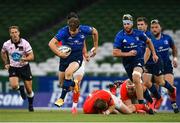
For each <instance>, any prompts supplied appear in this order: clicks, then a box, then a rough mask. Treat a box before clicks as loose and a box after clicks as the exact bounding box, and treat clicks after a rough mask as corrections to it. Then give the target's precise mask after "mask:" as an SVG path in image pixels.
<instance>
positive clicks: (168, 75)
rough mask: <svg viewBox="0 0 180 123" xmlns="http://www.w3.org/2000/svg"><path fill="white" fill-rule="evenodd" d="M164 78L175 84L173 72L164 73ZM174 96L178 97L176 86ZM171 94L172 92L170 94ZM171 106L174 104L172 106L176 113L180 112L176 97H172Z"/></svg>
mask: <svg viewBox="0 0 180 123" xmlns="http://www.w3.org/2000/svg"><path fill="white" fill-rule="evenodd" d="M164 79H165V80H166V81H168V82H169V83H170V84H171V85H172V86H174V76H173V74H170V73H169V74H165V75H164ZM174 89H175V90H174V92H173V93H174V94H173V95H174V97H176V88H175V87H174ZM170 95H171V94H170ZM171 106H172V108H173V110H174V113H178V112H179V109H178V105H177V104H176V98H174V99H172V98H171Z"/></svg>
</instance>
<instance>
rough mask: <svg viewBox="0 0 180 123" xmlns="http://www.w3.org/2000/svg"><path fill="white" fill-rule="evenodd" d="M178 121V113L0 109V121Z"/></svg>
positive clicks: (179, 119) (179, 120)
mask: <svg viewBox="0 0 180 123" xmlns="http://www.w3.org/2000/svg"><path fill="white" fill-rule="evenodd" d="M12 121H16V122H85V121H86V122H127V121H129V122H180V113H179V114H174V113H172V112H169V113H157V114H155V115H148V114H144V115H143V114H131V115H122V114H119V115H109V116H105V115H101V114H83V113H82V112H79V113H78V114H77V115H72V114H71V113H70V111H55V110H52V111H49V110H46V111H43V110H37V111H35V112H28V111H26V110H4V109H1V110H0V122H12Z"/></svg>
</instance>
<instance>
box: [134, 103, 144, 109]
mask: <svg viewBox="0 0 180 123" xmlns="http://www.w3.org/2000/svg"><path fill="white" fill-rule="evenodd" d="M134 106H135V108H136V111H138V110H146V107H145V105H144V104H134Z"/></svg>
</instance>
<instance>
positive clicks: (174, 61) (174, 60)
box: [172, 57, 178, 68]
mask: <svg viewBox="0 0 180 123" xmlns="http://www.w3.org/2000/svg"><path fill="white" fill-rule="evenodd" d="M172 63H173V67H174V68H177V67H178V63H177V57H174V58H173V61H172Z"/></svg>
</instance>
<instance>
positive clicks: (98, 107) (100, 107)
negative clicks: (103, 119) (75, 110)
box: [94, 99, 108, 111]
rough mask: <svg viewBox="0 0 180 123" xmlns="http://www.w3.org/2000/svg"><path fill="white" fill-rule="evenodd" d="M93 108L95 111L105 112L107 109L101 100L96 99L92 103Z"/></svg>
mask: <svg viewBox="0 0 180 123" xmlns="http://www.w3.org/2000/svg"><path fill="white" fill-rule="evenodd" d="M94 108H95V109H96V110H99V111H104V110H106V109H107V108H108V107H107V103H106V102H105V101H104V100H102V99H97V100H96V101H95V103H94Z"/></svg>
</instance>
